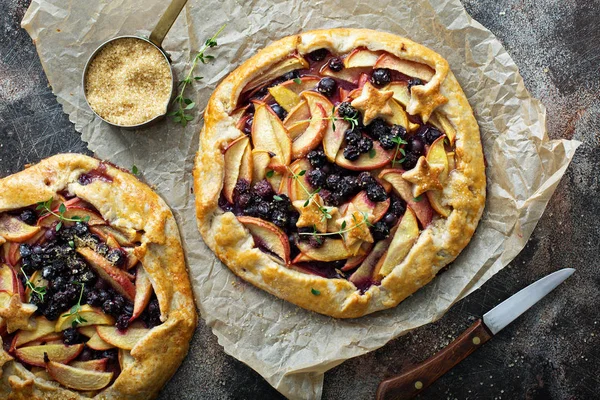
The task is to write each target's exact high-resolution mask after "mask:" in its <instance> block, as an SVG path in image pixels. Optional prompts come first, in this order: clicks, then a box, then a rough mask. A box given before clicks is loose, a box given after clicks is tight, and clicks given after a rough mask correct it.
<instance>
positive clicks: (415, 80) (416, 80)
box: [408, 78, 423, 92]
mask: <svg viewBox="0 0 600 400" xmlns="http://www.w3.org/2000/svg"><path fill="white" fill-rule="evenodd" d="M422 84H423V81H422V80H420V79H419V78H412V79H410V80H409V81H408V91H409V92H410V89H412V87H413V86H418V85H422Z"/></svg>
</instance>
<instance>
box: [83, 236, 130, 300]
mask: <svg viewBox="0 0 600 400" xmlns="http://www.w3.org/2000/svg"><path fill="white" fill-rule="evenodd" d="M77 252H78V253H79V254H81V255H82V256H83V258H85V260H86V261H87V262H88V265H89V266H90V267H91V268H92V269H93V270H94V271H95V272H96V273H97V274H98V275H99V276H100V278H102V279H104V280H105V281H106V282H108V283H109V284H110V285H111V287H112V288H113V289H115V290H116V291H117V292H119V293H120V294H121V295H123V296H125V297H126V298H127V300H129V301H133V299H134V298H135V286H134V285H133V283H131V281H130V280H129V277H128V276H127V274H126V273H125V272H124V271H122V270H120V269H118V268H116V267H115V266H113V265H112V264H111V263H110V262H108V260H107V259H106V258H104V257H102V256H101V255H100V254H98V253H96V252H95V251H94V250H92V249H90V248H89V247H79V248H77Z"/></svg>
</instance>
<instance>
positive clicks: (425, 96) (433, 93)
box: [365, 84, 448, 125]
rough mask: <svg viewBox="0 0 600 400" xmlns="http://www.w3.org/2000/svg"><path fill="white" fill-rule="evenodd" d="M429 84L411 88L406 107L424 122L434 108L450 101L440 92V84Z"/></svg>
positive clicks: (411, 113)
mask: <svg viewBox="0 0 600 400" xmlns="http://www.w3.org/2000/svg"><path fill="white" fill-rule="evenodd" d="M428 86H429V84H427V85H423V86H421V85H417V86H413V87H412V88H411V90H410V103H408V106H407V107H406V111H407V112H408V113H409V114H410V115H415V114H419V115H420V116H421V119H422V120H423V122H427V121H428V120H429V117H430V116H431V113H433V110H435V109H436V108H437V107H438V106H441V105H442V104H446V103H447V102H448V99H447V98H446V97H444V96H443V95H441V94H440V90H439V84H438V85H437V86H434V87H428ZM365 125H366V124H365Z"/></svg>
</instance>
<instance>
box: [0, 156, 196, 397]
mask: <svg viewBox="0 0 600 400" xmlns="http://www.w3.org/2000/svg"><path fill="white" fill-rule="evenodd" d="M100 163H101V162H100V161H99V160H97V159H95V158H91V157H88V156H85V155H80V154H59V155H56V156H53V157H50V158H47V159H45V160H42V161H41V162H39V163H38V164H35V165H33V166H30V167H28V168H27V169H25V170H23V171H21V172H19V173H16V174H14V175H11V176H9V177H6V178H4V179H2V180H0V212H4V211H7V210H13V209H19V208H22V207H27V206H30V205H35V204H36V203H38V202H43V201H46V200H47V199H48V198H50V197H52V196H54V195H55V194H56V193H57V192H60V191H63V190H68V191H69V192H70V193H72V194H74V195H76V196H78V197H79V198H81V199H83V200H85V201H87V202H89V203H90V204H92V205H93V206H94V207H95V208H96V209H97V210H98V211H99V212H100V213H101V214H102V217H103V218H104V219H105V220H107V221H108V222H109V223H110V224H111V225H112V226H115V227H122V228H133V229H136V230H137V231H142V232H143V235H142V238H141V244H140V245H139V246H137V247H136V250H135V251H136V256H137V257H138V259H139V260H140V261H141V263H142V265H143V268H144V269H145V270H146V272H147V273H148V275H149V276H150V280H151V282H152V286H153V288H154V291H155V293H156V296H157V298H158V301H159V305H160V312H161V321H162V324H161V325H158V326H156V327H154V328H152V329H151V330H150V332H149V333H148V334H147V335H146V336H145V337H144V338H143V339H142V340H140V341H139V342H138V343H137V344H136V345H135V347H134V348H133V349H132V350H131V356H132V357H133V359H134V360H135V361H134V362H133V363H131V364H129V365H128V366H127V367H125V369H123V370H122V371H121V373H120V375H119V376H118V377H117V379H116V380H115V381H114V382H113V383H112V385H110V386H108V387H107V388H105V389H103V390H102V391H100V392H99V393H98V394H96V395H95V396H94V397H93V398H99V399H151V398H155V397H156V396H157V395H158V392H159V390H160V389H161V388H162V386H163V385H164V384H165V383H166V382H167V380H168V379H169V378H170V377H171V376H172V375H173V374H174V373H175V371H176V370H177V368H178V366H179V365H180V364H181V362H182V360H183V358H184V357H185V355H186V354H187V351H188V348H189V341H190V339H191V337H192V334H193V332H194V329H195V327H196V323H197V316H196V310H195V306H194V300H193V295H192V291H191V287H190V282H189V278H188V274H187V270H186V266H185V259H184V254H183V248H182V246H181V241H180V238H179V231H178V228H177V223H176V221H175V218H174V217H173V214H172V212H171V210H170V209H169V207H168V206H167V205H166V204H165V202H164V201H163V200H162V199H161V198H160V197H159V196H158V195H157V194H156V193H154V192H153V191H152V190H151V189H150V188H149V187H148V186H147V185H146V184H144V183H142V182H140V181H139V180H138V179H137V178H135V177H134V176H133V175H131V174H129V173H128V172H124V171H122V170H120V169H118V168H115V167H113V166H111V165H107V164H104V165H106V170H105V171H104V174H105V175H106V176H109V177H110V178H111V179H112V182H108V181H105V180H101V179H97V180H93V181H92V182H91V183H89V184H87V185H81V184H79V183H78V180H77V178H78V177H79V176H80V175H81V174H85V173H88V172H89V171H92V170H94V169H96V168H98V167H99V165H100ZM3 361H6V360H3ZM1 364H4V365H3V367H2V371H1V372H2V376H1V378H0V398H8V399H61V400H62V399H87V398H89V397H87V396H86V395H85V394H84V393H81V392H75V391H71V390H68V389H65V388H64V387H61V386H59V385H58V383H56V382H52V381H47V380H45V379H42V378H39V377H37V376H35V375H34V374H32V373H31V372H30V371H29V370H27V369H26V368H25V367H24V366H23V365H22V364H21V363H20V362H18V361H17V360H11V361H6V362H5V363H4V362H2V361H0V365H1Z"/></svg>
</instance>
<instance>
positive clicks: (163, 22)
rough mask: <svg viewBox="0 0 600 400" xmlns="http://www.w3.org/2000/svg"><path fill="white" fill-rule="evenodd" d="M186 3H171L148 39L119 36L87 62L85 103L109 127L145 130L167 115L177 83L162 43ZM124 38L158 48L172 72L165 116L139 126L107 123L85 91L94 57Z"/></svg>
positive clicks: (95, 52) (84, 86) (180, 0)
mask: <svg viewBox="0 0 600 400" xmlns="http://www.w3.org/2000/svg"><path fill="white" fill-rule="evenodd" d="M186 3H187V0H173V1H171V4H169V7H167V9H166V11H165V12H164V14H163V15H162V17H161V18H160V20H159V21H158V23H157V24H156V26H155V27H154V29H153V30H152V32H151V33H150V37H149V38H148V39H146V38H144V37H140V36H133V35H125V36H117V37H115V38H112V39H110V40H107V41H106V42H104V43H102V44H101V45H100V46H98V48H97V49H96V50H94V52H93V53H92V55H91V56H90V57H89V58H88V60H87V62H86V63H85V68H84V69H83V77H82V83H83V95H84V97H85V101H86V103H87V105H88V106H89V107H90V109H91V110H92V112H93V113H94V114H96V116H97V117H98V118H100V119H101V120H102V121H104V122H106V123H107V124H109V125H112V126H115V127H117V128H124V129H132V130H133V129H140V128H145V127H147V126H150V125H153V124H155V123H156V122H158V121H160V120H161V119H163V118H164V117H165V115H166V114H167V108H168V105H169V104H171V102H172V101H173V98H174V97H175V94H176V89H177V85H176V83H175V75H174V72H173V66H172V65H171V60H170V58H169V55H168V54H167V53H166V52H165V51H164V50H163V48H162V42H163V40H164V38H165V36H166V35H167V33H168V32H169V30H170V29H171V26H173V23H174V22H175V20H176V19H177V17H178V16H179V13H180V12H181V10H182V9H183V6H185V4H186ZM124 38H134V39H139V40H143V41H145V42H147V43H150V44H151V45H152V46H153V47H154V48H156V49H157V50H158V51H160V52H161V54H162V55H163V56H164V57H165V61H166V62H167V63H168V64H169V69H170V71H171V94H170V95H169V101H168V103H167V107H165V112H164V113H163V114H160V115H157V116H156V117H154V118H152V119H150V120H148V121H145V122H142V123H140V124H137V125H119V124H115V123H114V122H110V121H107V120H105V119H104V118H102V117H101V116H100V115H98V113H96V111H95V110H94V109H93V108H92V106H91V105H90V103H89V102H88V99H87V93H86V90H85V88H86V83H87V72H88V68H89V66H90V63H91V61H92V60H93V59H94V57H96V55H97V54H98V52H99V51H101V50H102V49H103V48H104V47H105V46H106V45H107V44H109V43H112V42H114V41H116V40H121V39H124Z"/></svg>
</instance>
